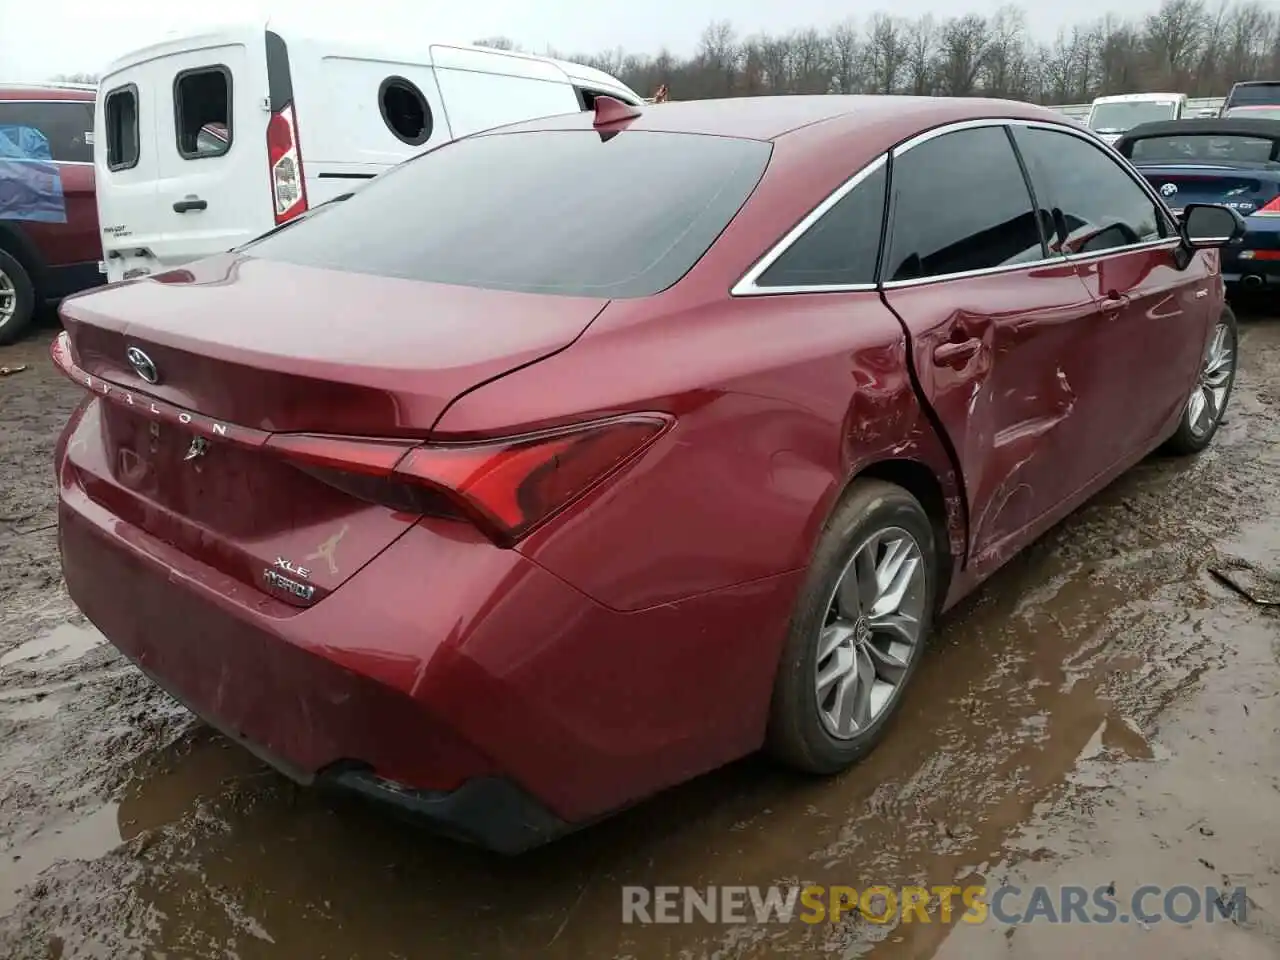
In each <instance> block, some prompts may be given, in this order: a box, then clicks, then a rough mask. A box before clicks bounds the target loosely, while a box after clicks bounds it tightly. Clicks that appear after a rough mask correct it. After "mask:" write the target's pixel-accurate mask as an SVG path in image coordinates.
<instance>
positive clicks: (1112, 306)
mask: <svg viewBox="0 0 1280 960" xmlns="http://www.w3.org/2000/svg"><path fill="white" fill-rule="evenodd" d="M1127 306H1129V298H1128V297H1126V296H1125V295H1124V294H1123V293H1108V294H1107V295H1106V296H1105V297H1103V298H1102V309H1103V310H1105V311H1106V312H1107V313H1115V312H1116V311H1118V310H1123V309H1124V308H1125V307H1127Z"/></svg>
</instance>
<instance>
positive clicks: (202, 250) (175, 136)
mask: <svg viewBox="0 0 1280 960" xmlns="http://www.w3.org/2000/svg"><path fill="white" fill-rule="evenodd" d="M259 39H260V40H261V45H260V46H257V47H255V48H254V49H252V50H251V49H249V48H248V47H247V46H246V45H245V43H243V42H235V43H225V44H223V45H221V46H214V47H207V48H203V49H197V50H191V51H187V52H184V53H178V54H173V55H171V56H167V57H165V58H163V59H162V60H160V61H157V63H156V81H157V82H156V99H157V105H156V109H155V125H156V126H155V129H156V152H157V154H158V179H157V183H156V198H155V215H156V217H158V218H159V220H160V230H159V233H158V235H157V237H156V240H155V244H154V249H153V252H154V254H155V257H156V259H157V260H158V261H159V264H160V266H161V267H163V268H169V267H174V266H178V265H180V264H183V263H187V262H190V261H192V260H196V259H199V258H200V257H203V256H208V255H210V254H214V253H221V252H223V251H226V250H229V249H231V248H232V247H235V246H238V245H239V244H242V243H245V242H246V241H248V240H251V239H253V238H254V237H256V236H259V235H260V234H262V233H264V232H265V231H267V230H269V229H270V228H271V227H272V226H273V225H274V222H275V221H274V218H273V216H272V201H271V187H270V183H269V179H268V164H267V122H268V120H269V119H270V112H269V110H268V109H267V108H265V107H264V106H263V103H264V99H265V98H266V96H267V89H268V86H267V76H266V53H265V50H266V47H265V35H259Z"/></svg>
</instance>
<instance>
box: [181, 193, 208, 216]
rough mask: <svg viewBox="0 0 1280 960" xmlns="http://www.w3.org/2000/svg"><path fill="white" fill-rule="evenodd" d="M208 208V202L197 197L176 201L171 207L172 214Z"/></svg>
mask: <svg viewBox="0 0 1280 960" xmlns="http://www.w3.org/2000/svg"><path fill="white" fill-rule="evenodd" d="M208 208H209V201H208V200H201V199H200V198H199V197H188V198H187V199H186V200H179V201H177V202H176V203H175V204H174V205H173V212H174V213H186V212H187V211H188V210H207V209H208Z"/></svg>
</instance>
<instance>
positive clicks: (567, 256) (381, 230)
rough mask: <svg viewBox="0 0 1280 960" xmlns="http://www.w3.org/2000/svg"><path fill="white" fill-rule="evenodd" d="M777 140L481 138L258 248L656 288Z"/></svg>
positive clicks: (353, 265) (529, 285)
mask: <svg viewBox="0 0 1280 960" xmlns="http://www.w3.org/2000/svg"><path fill="white" fill-rule="evenodd" d="M770 150H771V147H770V145H769V144H768V143H765V142H762V141H757V140H739V139H733V138H730V137H710V136H696V135H691V134H675V133H654V132H648V131H623V132H621V133H618V134H598V133H596V132H595V131H591V130H582V131H545V130H544V131H530V132H522V133H507V134H501V133H499V134H488V135H482V136H477V137H471V138H468V139H465V140H459V141H455V142H454V143H451V144H447V145H445V146H443V147H439V148H437V149H436V150H432V151H430V152H428V153H426V154H423V155H422V156H420V157H417V158H415V159H413V160H409V161H406V162H405V163H403V164H401V165H400V166H399V167H396V168H394V169H392V170H390V171H388V172H387V173H385V174H383V175H382V176H380V177H378V178H377V179H375V180H372V181H370V182H369V183H368V184H367V185H366V186H364V187H362V188H361V189H360V190H359V192H357V193H356V194H355V196H353V197H351V198H350V199H349V200H345V201H343V202H342V203H336V204H331V205H329V206H326V207H324V208H322V209H318V210H317V211H316V212H315V213H314V214H311V215H310V216H307V217H306V218H304V219H303V220H302V221H301V222H298V223H296V224H294V225H292V226H289V227H286V228H285V229H282V230H281V231H280V232H278V233H275V234H272V235H269V236H267V237H264V238H263V239H261V240H259V241H257V242H255V243H252V244H249V245H248V246H247V247H246V248H245V250H246V252H247V253H249V254H251V255H253V256H258V257H263V258H266V259H273V260H283V261H287V262H289V263H297V264H302V265H305V266H317V267H325V268H328V269H333V270H347V271H354V272H358V273H370V274H378V275H382V276H388V277H404V278H409V279H413V280H427V281H432V282H437V283H450V284H461V285H465V286H477V287H488V288H492V289H499V290H519V291H524V292H530V293H550V294H561V295H571V296H591V297H642V296H648V295H651V294H654V293H657V292H659V291H661V290H664V289H666V288H667V287H669V286H671V285H672V284H673V283H675V282H676V281H677V280H679V279H680V278H681V277H682V276H684V274H685V273H687V272H688V271H689V269H690V268H691V267H692V266H693V265H694V264H695V263H697V261H698V260H699V258H701V257H702V255H703V254H704V253H705V252H706V250H707V249H708V247H710V246H711V244H712V243H713V242H714V241H715V239H716V237H718V236H719V235H720V233H721V231H723V230H724V228H725V226H726V225H727V224H728V223H729V221H730V220H731V219H732V218H733V216H734V215H735V214H736V213H737V211H738V209H739V208H740V207H741V206H742V204H743V202H744V201H745V200H746V199H747V196H748V195H749V194H750V193H751V190H752V189H753V188H754V187H755V185H756V182H757V181H758V180H759V179H760V176H761V174H762V173H763V172H764V169H765V166H766V165H767V164H768V161H769V155H770Z"/></svg>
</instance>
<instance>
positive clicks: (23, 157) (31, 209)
mask: <svg viewBox="0 0 1280 960" xmlns="http://www.w3.org/2000/svg"><path fill="white" fill-rule="evenodd" d="M0 220H38V221H40V222H42V223H66V222H67V204H66V200H65V199H64V198H63V196H62V174H61V173H60V172H59V170H58V166H57V164H55V163H54V162H53V154H52V152H50V150H49V141H48V139H46V138H45V135H44V134H43V133H41V132H40V131H39V130H37V129H36V128H35V127H23V126H18V125H16V124H0Z"/></svg>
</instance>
